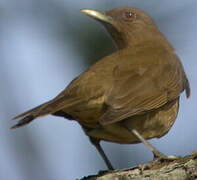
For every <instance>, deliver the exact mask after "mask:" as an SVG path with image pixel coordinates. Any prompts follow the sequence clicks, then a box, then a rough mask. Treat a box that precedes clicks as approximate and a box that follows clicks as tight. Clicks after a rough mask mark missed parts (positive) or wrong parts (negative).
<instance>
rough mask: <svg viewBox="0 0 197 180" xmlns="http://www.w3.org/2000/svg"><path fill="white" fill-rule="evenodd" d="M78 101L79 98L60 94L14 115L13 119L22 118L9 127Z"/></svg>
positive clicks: (23, 123) (21, 124) (24, 123)
mask: <svg viewBox="0 0 197 180" xmlns="http://www.w3.org/2000/svg"><path fill="white" fill-rule="evenodd" d="M80 102H81V99H80V98H72V97H70V98H69V97H68V96H60V97H58V98H55V99H53V100H51V101H48V102H46V103H44V104H41V105H40V106H37V107H35V108H33V109H31V110H29V111H26V112H24V113H22V114H19V115H17V116H16V117H14V118H13V120H14V119H18V118H22V119H21V120H19V122H18V123H17V124H16V125H14V126H13V127H11V129H16V128H18V127H21V126H24V125H26V124H28V123H30V122H31V121H33V120H34V119H36V118H38V117H43V116H46V115H48V114H54V113H55V112H57V111H59V110H61V109H63V108H66V107H71V106H74V105H76V104H78V103H80Z"/></svg>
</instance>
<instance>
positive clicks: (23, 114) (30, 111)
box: [12, 102, 48, 120]
mask: <svg viewBox="0 0 197 180" xmlns="http://www.w3.org/2000/svg"><path fill="white" fill-rule="evenodd" d="M47 103H48V102H46V103H44V104H41V105H39V106H37V107H35V108H33V109H30V110H28V111H26V112H24V113H22V114H19V115H17V116H15V117H14V118H12V120H15V119H18V118H22V117H25V116H28V115H30V114H31V113H32V112H35V111H37V110H38V109H40V108H41V107H42V106H44V105H45V104H47Z"/></svg>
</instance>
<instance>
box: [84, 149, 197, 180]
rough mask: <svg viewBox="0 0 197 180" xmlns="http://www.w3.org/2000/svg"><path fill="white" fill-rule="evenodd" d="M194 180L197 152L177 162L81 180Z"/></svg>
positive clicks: (196, 168)
mask: <svg viewBox="0 0 197 180" xmlns="http://www.w3.org/2000/svg"><path fill="white" fill-rule="evenodd" d="M164 179H168V180H193V179H197V152H194V153H193V154H192V155H189V156H185V157H179V158H178V159H176V160H163V161H151V162H149V163H147V164H143V165H138V166H136V167H133V168H130V169H126V170H115V171H106V172H100V173H99V174H98V175H94V176H88V177H84V178H83V179H81V180H164Z"/></svg>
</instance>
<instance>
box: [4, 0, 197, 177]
mask: <svg viewBox="0 0 197 180" xmlns="http://www.w3.org/2000/svg"><path fill="white" fill-rule="evenodd" d="M120 6H133V7H137V8H140V9H142V10H144V11H146V12H148V13H149V14H150V15H151V16H152V17H153V18H154V19H155V21H156V22H157V24H158V26H159V27H160V30H161V31H162V32H163V33H164V34H165V35H166V36H167V38H168V39H169V40H170V42H171V43H172V44H173V46H174V47H175V49H176V51H177V53H178V55H179V56H180V57H181V59H182V62H183V64H184V67H185V69H186V72H187V74H188V77H189V80H190V83H191V88H192V96H191V98H190V99H189V100H186V98H185V95H183V96H182V98H181V106H180V113H179V116H178V119H177V121H176V123H175V125H174V126H173V127H172V129H171V131H170V132H169V133H168V134H167V135H166V136H164V137H162V138H161V139H159V140H158V139H153V140H151V143H152V144H154V145H155V146H156V147H157V148H158V149H159V150H160V151H162V152H163V153H165V154H167V155H186V154H189V153H191V151H194V150H197V140H196V138H197V131H196V127H197V126H196V115H195V110H196V109H195V108H196V107H197V93H195V92H197V84H196V82H197V70H196V66H197V61H196V49H197V40H196V37H197V23H196V17H197V1H196V0H173V1H171V0H165V1H158V0H148V1H146V0H81V1H77V0H19V1H17V0H0V117H1V121H0V134H1V135H0V179H1V180H5V179H6V180H35V179H36V180H72V179H77V178H82V177H83V176H87V175H90V174H95V173H97V172H98V171H99V170H105V169H106V166H105V164H104V162H103V160H102V159H101V157H100V156H99V154H98V153H97V152H96V149H95V148H94V147H93V146H92V145H91V144H90V143H89V141H88V138H87V137H86V136H85V135H84V133H83V132H82V130H81V128H80V127H79V125H78V124H77V123H75V122H73V121H67V120H66V119H63V118H58V117H53V116H48V117H44V118H41V119H37V120H36V121H34V122H33V123H31V124H30V125H28V126H25V127H24V128H20V129H16V130H12V131H11V130H9V128H10V127H11V126H12V125H13V124H14V122H13V121H11V120H10V119H11V118H12V117H13V116H15V115H16V114H19V113H21V112H23V111H25V110H28V109H29V108H32V107H34V106H37V105H39V104H41V103H43V102H45V101H48V100H50V99H51V98H53V97H54V96H56V95H57V94H58V93H59V92H60V91H61V90H63V89H64V88H65V86H66V85H68V83H69V82H70V81H71V80H72V79H73V78H74V77H75V76H77V75H79V74H80V73H81V72H82V71H84V70H85V69H86V68H87V67H89V66H90V65H91V64H93V63H94V62H96V61H97V60H98V59H99V58H101V57H103V56H105V55H107V54H109V53H111V52H113V51H114V46H113V44H112V41H111V39H110V37H109V36H108V34H107V33H106V32H105V30H104V28H103V27H102V26H101V25H100V24H98V23H97V22H96V21H94V20H92V19H91V18H89V17H86V16H85V15H84V14H82V13H80V11H79V10H80V9H83V8H94V9H98V10H107V9H112V8H115V7H120ZM102 146H103V148H104V150H105V151H106V153H107V155H108V157H109V159H110V160H111V161H112V163H113V165H114V167H115V168H127V167H130V166H133V165H136V164H139V163H143V162H146V161H148V160H151V159H152V154H151V153H150V152H149V151H148V150H147V149H146V148H145V147H144V146H143V145H142V144H138V145H119V144H113V143H106V142H102Z"/></svg>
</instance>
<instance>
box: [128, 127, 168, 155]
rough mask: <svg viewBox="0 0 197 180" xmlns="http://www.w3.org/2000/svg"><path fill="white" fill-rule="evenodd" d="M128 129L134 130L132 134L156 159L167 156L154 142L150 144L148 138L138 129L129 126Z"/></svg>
mask: <svg viewBox="0 0 197 180" xmlns="http://www.w3.org/2000/svg"><path fill="white" fill-rule="evenodd" d="M127 129H128V130H129V131H130V132H132V134H133V135H135V136H136V137H137V138H138V139H139V140H140V141H141V142H142V143H143V144H144V145H145V146H146V147H147V148H148V149H149V150H150V151H151V152H152V153H153V156H154V159H157V158H159V157H164V156H165V155H164V154H163V153H162V152H160V151H158V150H157V149H156V148H155V147H154V146H153V145H152V144H150V143H149V142H148V141H147V140H146V139H144V138H143V137H142V135H140V134H139V132H138V131H137V130H135V129H130V128H128V127H127Z"/></svg>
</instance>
